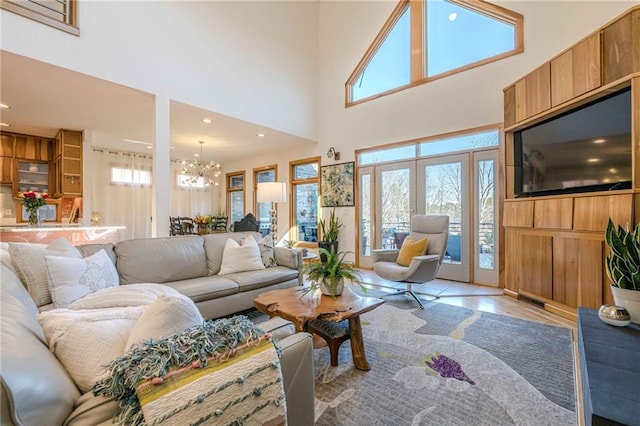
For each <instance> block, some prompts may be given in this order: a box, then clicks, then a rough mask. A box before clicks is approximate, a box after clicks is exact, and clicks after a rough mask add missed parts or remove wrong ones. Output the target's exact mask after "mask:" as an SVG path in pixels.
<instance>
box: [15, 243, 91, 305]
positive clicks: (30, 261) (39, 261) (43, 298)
mask: <svg viewBox="0 0 640 426" xmlns="http://www.w3.org/2000/svg"><path fill="white" fill-rule="evenodd" d="M9 253H11V261H12V262H13V264H14V265H15V267H16V269H17V271H18V275H19V276H20V279H21V280H22V282H23V283H24V284H25V285H26V286H27V290H28V291H29V294H30V295H31V297H32V298H33V301H34V302H35V303H36V305H37V306H44V305H48V304H50V303H51V294H50V293H49V284H48V278H47V276H48V273H47V263H46V261H45V259H44V257H45V256H47V255H50V256H64V257H68V258H74V259H81V258H82V255H81V254H80V252H79V251H78V250H77V249H76V248H75V247H74V246H73V245H71V243H70V242H69V241H67V240H66V239H65V238H58V239H57V240H55V241H53V242H52V243H51V244H49V245H48V246H46V247H43V246H41V245H36V244H27V243H9Z"/></svg>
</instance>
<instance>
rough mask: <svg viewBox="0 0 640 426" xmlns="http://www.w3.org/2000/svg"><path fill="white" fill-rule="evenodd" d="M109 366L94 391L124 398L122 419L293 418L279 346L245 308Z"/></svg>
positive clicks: (243, 421) (262, 421)
mask: <svg viewBox="0 0 640 426" xmlns="http://www.w3.org/2000/svg"><path fill="white" fill-rule="evenodd" d="M109 372H110V373H111V374H110V376H109V377H107V378H105V379H103V380H101V381H100V382H98V383H96V385H95V386H94V389H93V391H94V393H95V394H96V395H105V396H110V395H113V396H115V398H116V400H118V401H119V404H120V409H121V410H120V412H119V413H117V415H116V417H114V423H115V424H126V425H158V424H162V425H214V424H215V425H268V426H271V425H281V424H286V404H285V397H284V387H283V384H282V374H281V371H280V360H279V352H278V350H277V348H276V347H275V345H274V343H273V341H272V340H271V337H270V335H268V334H265V333H264V331H262V330H261V329H260V328H258V327H256V326H255V325H254V324H253V323H251V321H249V320H248V319H247V318H246V317H243V316H236V317H233V318H230V319H221V320H216V321H208V322H205V323H204V324H203V325H202V326H197V327H192V328H190V329H187V330H186V331H184V332H183V333H177V334H175V335H173V336H171V337H169V338H167V339H163V340H159V341H152V340H150V341H144V342H142V344H139V345H136V346H134V347H133V348H132V350H131V351H130V352H128V353H127V354H125V355H123V356H122V357H120V358H117V359H116V360H114V361H112V362H111V364H110V365H109Z"/></svg>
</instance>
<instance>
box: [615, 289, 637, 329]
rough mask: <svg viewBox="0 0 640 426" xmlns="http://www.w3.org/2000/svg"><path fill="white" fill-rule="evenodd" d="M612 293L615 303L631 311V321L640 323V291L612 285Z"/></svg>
mask: <svg viewBox="0 0 640 426" xmlns="http://www.w3.org/2000/svg"><path fill="white" fill-rule="evenodd" d="M611 294H613V301H614V302H615V304H616V305H618V306H623V307H624V308H625V309H626V310H627V311H628V312H629V315H631V322H633V323H635V324H640V291H637V290H627V289H624V288H620V287H615V286H611Z"/></svg>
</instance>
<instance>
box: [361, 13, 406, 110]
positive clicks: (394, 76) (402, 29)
mask: <svg viewBox="0 0 640 426" xmlns="http://www.w3.org/2000/svg"><path fill="white" fill-rule="evenodd" d="M410 44H411V43H410V32H409V8H406V9H405V11H404V12H403V13H402V16H401V17H400V19H399V20H398V22H397V23H396V25H395V26H394V27H393V29H392V30H391V32H390V33H389V35H388V36H387V38H386V39H385V40H384V42H383V43H382V45H381V46H380V48H379V49H378V51H377V52H376V53H375V55H374V56H373V58H372V59H371V62H369V64H368V65H367V66H366V68H365V69H364V71H362V73H361V74H360V75H359V76H358V78H357V79H356V81H355V82H354V84H353V100H358V99H363V98H366V97H368V96H372V95H375V94H376V93H380V92H384V91H385V90H389V89H393V88H395V87H399V86H404V85H405V84H408V83H409V80H410V61H409V56H410V51H409V48H410V47H409V46H410Z"/></svg>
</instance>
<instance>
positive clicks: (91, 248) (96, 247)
mask: <svg viewBox="0 0 640 426" xmlns="http://www.w3.org/2000/svg"><path fill="white" fill-rule="evenodd" d="M75 247H76V249H78V251H79V252H80V254H81V255H82V257H88V256H91V255H92V254H96V253H97V252H99V251H100V250H104V251H105V252H106V253H107V255H109V259H111V261H112V262H113V264H114V265H115V264H116V251H115V246H114V245H113V243H105V244H82V245H79V246H75Z"/></svg>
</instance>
